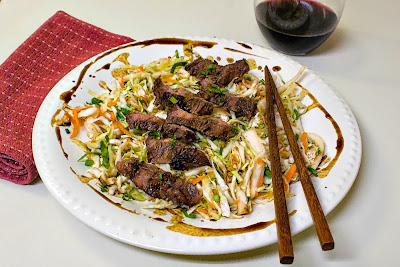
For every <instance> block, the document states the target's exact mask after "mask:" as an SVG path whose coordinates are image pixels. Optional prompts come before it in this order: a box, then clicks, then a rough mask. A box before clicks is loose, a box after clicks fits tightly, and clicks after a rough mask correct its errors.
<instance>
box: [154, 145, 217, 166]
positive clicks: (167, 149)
mask: <svg viewBox="0 0 400 267" xmlns="http://www.w3.org/2000/svg"><path fill="white" fill-rule="evenodd" d="M146 147H147V158H148V159H149V162H150V163H159V164H166V163H169V164H170V165H171V168H173V169H175V170H188V169H193V168H197V167H201V166H210V161H209V160H208V158H207V156H206V155H205V154H204V153H203V152H202V151H200V150H199V149H197V148H194V147H190V146H187V145H186V144H184V143H182V142H179V141H176V140H172V139H160V140H157V139H151V138H148V139H146Z"/></svg>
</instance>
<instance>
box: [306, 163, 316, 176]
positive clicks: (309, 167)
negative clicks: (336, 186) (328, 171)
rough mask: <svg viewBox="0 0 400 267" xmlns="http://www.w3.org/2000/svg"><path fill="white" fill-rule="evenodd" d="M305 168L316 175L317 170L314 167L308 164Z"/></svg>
mask: <svg viewBox="0 0 400 267" xmlns="http://www.w3.org/2000/svg"><path fill="white" fill-rule="evenodd" d="M307 170H309V171H310V172H311V173H312V174H313V175H314V176H316V177H318V172H317V171H316V170H315V169H313V168H312V167H311V166H308V167H307Z"/></svg>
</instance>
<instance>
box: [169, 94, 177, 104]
mask: <svg viewBox="0 0 400 267" xmlns="http://www.w3.org/2000/svg"><path fill="white" fill-rule="evenodd" d="M169 101H171V102H172V104H176V103H178V100H176V98H175V97H173V96H171V97H170V98H169Z"/></svg>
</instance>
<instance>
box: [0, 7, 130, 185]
mask: <svg viewBox="0 0 400 267" xmlns="http://www.w3.org/2000/svg"><path fill="white" fill-rule="evenodd" d="M132 41H133V39H131V38H128V37H124V36H121V35H116V34H112V33H110V32H107V31H105V30H102V29H100V28H98V27H95V26H93V25H90V24H88V23H85V22H83V21H80V20H78V19H76V18H74V17H71V16H69V15H68V14H66V13H65V12H62V11H59V12H57V13H56V14H55V15H54V16H53V17H51V18H50V19H49V20H48V21H46V22H45V23H44V24H43V25H42V26H41V27H40V28H39V29H38V30H37V31H36V32H34V33H33V34H32V35H31V36H30V37H29V38H28V39H27V40H26V41H25V42H24V43H23V44H22V45H21V46H20V47H18V49H17V50H16V51H15V52H14V53H13V54H12V55H11V56H10V57H9V58H8V59H7V60H6V61H5V62H4V63H3V64H2V65H1V66H0V178H1V179H6V180H9V181H11V182H14V183H17V184H28V183H30V182H32V181H33V180H34V179H35V178H36V176H37V175H38V172H37V170H36V167H35V163H34V160H33V153H32V127H33V123H34V120H35V117H36V113H37V111H38V109H39V107H40V104H41V103H42V101H43V99H44V98H45V97H46V95H47V93H48V92H49V91H50V90H51V89H52V88H53V86H54V85H55V84H56V83H57V82H58V81H59V80H60V79H61V78H62V77H63V76H64V75H66V74H67V73H68V72H69V71H71V70H72V69H73V68H74V67H76V66H77V65H79V64H80V63H82V62H83V61H85V60H87V59H89V58H90V57H92V56H94V55H96V54H98V53H100V52H102V51H105V50H107V49H110V48H112V47H115V46H118V45H121V44H124V43H128V42H132Z"/></svg>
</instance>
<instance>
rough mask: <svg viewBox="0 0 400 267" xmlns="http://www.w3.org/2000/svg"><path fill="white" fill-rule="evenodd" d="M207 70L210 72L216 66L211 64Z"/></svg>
mask: <svg viewBox="0 0 400 267" xmlns="http://www.w3.org/2000/svg"><path fill="white" fill-rule="evenodd" d="M207 68H208V69H209V70H212V69H214V68H215V66H214V64H210V65H208V66H207Z"/></svg>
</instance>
